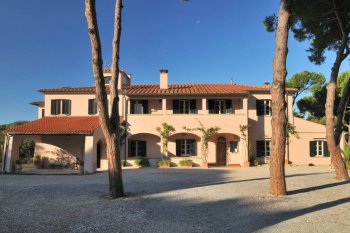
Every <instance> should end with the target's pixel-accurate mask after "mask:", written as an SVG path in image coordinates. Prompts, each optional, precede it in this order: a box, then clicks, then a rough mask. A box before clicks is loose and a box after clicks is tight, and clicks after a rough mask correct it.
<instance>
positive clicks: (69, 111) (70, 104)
mask: <svg viewBox="0 0 350 233" xmlns="http://www.w3.org/2000/svg"><path fill="white" fill-rule="evenodd" d="M66 102H67V111H66V114H68V115H70V114H71V109H72V107H71V106H72V101H71V100H66Z"/></svg>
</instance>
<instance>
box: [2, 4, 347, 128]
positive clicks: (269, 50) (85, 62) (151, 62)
mask: <svg viewBox="0 0 350 233" xmlns="http://www.w3.org/2000/svg"><path fill="white" fill-rule="evenodd" d="M278 4H279V1H277V0H275V1H271V0H245V1H242V0H191V1H190V2H188V3H183V2H181V1H180V0H127V1H126V0H124V8H123V29H122V38H121V59H120V66H121V68H122V69H124V70H125V71H127V72H130V73H132V75H133V77H132V82H133V83H158V82H159V69H161V68H167V69H169V82H170V83H229V82H230V79H231V78H232V79H233V81H234V82H235V83H246V84H254V85H262V84H263V83H264V82H265V81H269V82H271V80H272V59H273V52H274V43H275V41H274V37H275V35H274V33H267V32H266V31H265V30H264V27H263V26H262V20H263V19H264V17H265V16H266V15H270V14H272V13H274V12H277V11H278ZM97 11H98V12H97V14H98V20H99V27H100V33H101V40H102V46H103V57H104V61H105V63H107V64H108V63H110V62H111V40H112V36H113V17H114V1H113V0H110V1H107V0H97ZM0 29H1V36H0V70H1V75H0V93H1V102H0V109H1V110H0V124H2V123H8V122H12V121H15V120H33V119H35V118H36V117H37V111H36V108H35V107H34V106H31V105H29V102H31V101H35V100H42V99H43V95H42V94H41V93H39V92H37V90H38V89H40V88H49V87H62V86H84V85H92V84H93V78H92V69H91V50H90V42H89V38H88V34H87V26H86V20H85V15H84V1H83V0H74V1H72V0H61V1H47V0H32V1H23V0H11V1H1V2H0ZM306 49H307V43H299V42H297V41H295V40H294V39H293V38H292V37H290V41H289V54H288V77H290V76H291V75H292V74H294V73H296V72H300V71H302V70H310V71H315V72H321V73H323V74H324V75H326V78H327V80H328V77H329V74H330V69H331V65H332V63H333V60H334V54H333V53H332V52H331V53H328V54H327V61H326V63H324V64H323V65H322V66H315V65H313V64H311V63H310V62H309V61H308V59H307V53H306V52H305V50H306ZM347 69H349V62H348V61H345V62H344V64H343V65H342V67H341V71H344V70H347Z"/></svg>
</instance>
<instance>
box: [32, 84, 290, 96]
mask: <svg viewBox="0 0 350 233" xmlns="http://www.w3.org/2000/svg"><path fill="white" fill-rule="evenodd" d="M106 87H107V92H108V91H109V86H108V85H107V86H106ZM269 90H270V87H269V86H253V85H244V84H170V85H169V88H168V89H160V86H159V84H129V85H123V91H124V93H125V94H130V95H136V94H143V95H151V94H237V93H247V92H251V91H269ZM287 90H288V91H292V92H293V91H295V89H293V88H287ZM39 91H40V92H44V93H46V92H95V87H94V86H90V87H62V88H46V89H40V90H39Z"/></svg>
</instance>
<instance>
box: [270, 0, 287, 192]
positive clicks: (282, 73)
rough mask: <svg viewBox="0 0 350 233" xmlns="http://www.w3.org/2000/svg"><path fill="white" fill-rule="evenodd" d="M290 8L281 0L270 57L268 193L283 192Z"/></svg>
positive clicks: (284, 186) (284, 188) (284, 183)
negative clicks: (273, 48)
mask: <svg viewBox="0 0 350 233" xmlns="http://www.w3.org/2000/svg"><path fill="white" fill-rule="evenodd" d="M289 17H290V10H289V6H288V5H287V0H281V4H280V11H279V14H278V25H277V32H276V48H275V57H274V60H273V83H272V87H271V98H272V121H271V124H272V128H273V132H272V137H271V141H272V146H271V155H270V192H271V194H272V195H275V196H280V195H286V194H287V189H286V181H285V174H284V160H285V141H286V139H285V137H286V124H287V121H286V113H285V111H286V102H285V80H286V76H287V69H286V60H287V53H288V47H287V46H288V31H289V23H288V21H289Z"/></svg>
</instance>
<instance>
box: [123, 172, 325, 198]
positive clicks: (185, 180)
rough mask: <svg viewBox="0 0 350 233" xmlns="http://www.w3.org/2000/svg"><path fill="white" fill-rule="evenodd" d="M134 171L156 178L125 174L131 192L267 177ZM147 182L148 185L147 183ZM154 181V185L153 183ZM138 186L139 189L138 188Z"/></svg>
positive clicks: (293, 175)
mask: <svg viewBox="0 0 350 233" xmlns="http://www.w3.org/2000/svg"><path fill="white" fill-rule="evenodd" d="M136 172H140V173H144V174H143V175H142V176H144V177H145V176H152V177H154V178H155V179H156V181H155V180H153V179H138V180H135V179H132V181H131V182H129V179H130V178H129V176H128V175H127V174H126V175H125V176H124V180H125V181H126V182H125V183H126V185H125V187H126V188H127V189H129V190H130V192H133V193H142V194H156V193H162V192H168V191H174V190H180V189H187V188H199V187H205V186H213V185H224V184H234V183H246V182H254V181H267V180H269V179H270V178H269V177H258V178H247V179H240V178H242V177H235V176H234V173H233V175H232V170H220V169H217V170H214V169H210V170H205V169H198V170H195V169H188V170H180V169H169V170H166V169H164V170H163V169H162V170H159V169H154V170H151V169H149V170H148V171H147V170H146V169H145V170H138V171H136ZM321 174H327V172H315V173H303V174H291V175H287V176H286V178H292V177H300V176H302V177H303V176H313V175H321ZM147 183H148V184H149V185H147ZM154 183H156V185H154ZM140 187H142V188H141V190H140Z"/></svg>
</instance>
